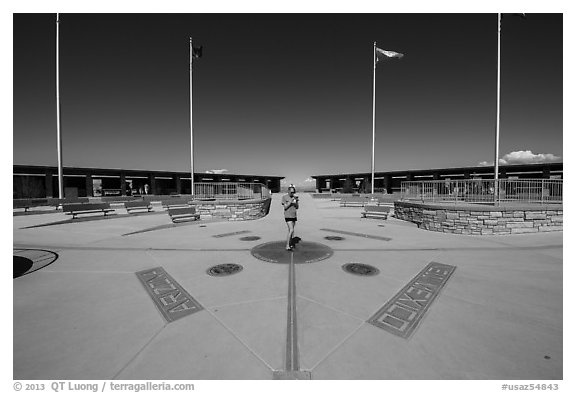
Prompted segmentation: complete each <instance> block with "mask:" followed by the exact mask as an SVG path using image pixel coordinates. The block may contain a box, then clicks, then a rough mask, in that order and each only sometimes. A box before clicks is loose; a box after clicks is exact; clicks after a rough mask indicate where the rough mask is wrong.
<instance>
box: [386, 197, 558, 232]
mask: <svg viewBox="0 0 576 393" xmlns="http://www.w3.org/2000/svg"><path fill="white" fill-rule="evenodd" d="M394 217H396V218H398V219H400V220H405V221H410V222H414V223H416V224H418V227H419V228H422V229H427V230H429V231H436V232H449V233H459V234H466V235H507V234H514V233H534V232H550V231H561V230H562V229H563V217H564V216H563V209H562V205H534V206H525V205H524V206H486V205H440V204H433V205H428V204H423V203H413V202H395V203H394Z"/></svg>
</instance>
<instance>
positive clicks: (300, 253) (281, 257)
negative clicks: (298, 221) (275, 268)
mask: <svg viewBox="0 0 576 393" xmlns="http://www.w3.org/2000/svg"><path fill="white" fill-rule="evenodd" d="M251 253H252V256H254V257H255V258H258V259H260V260H262V261H266V262H271V263H290V258H294V263H313V262H318V261H321V260H323V259H327V258H330V257H331V256H332V254H333V253H334V252H333V251H332V249H331V248H330V247H328V246H325V245H324V244H320V243H314V242H304V241H300V242H298V243H297V244H296V246H295V247H294V249H293V250H292V251H287V250H286V242H284V241H277V242H269V243H263V244H259V245H257V246H256V247H254V248H252V251H251Z"/></svg>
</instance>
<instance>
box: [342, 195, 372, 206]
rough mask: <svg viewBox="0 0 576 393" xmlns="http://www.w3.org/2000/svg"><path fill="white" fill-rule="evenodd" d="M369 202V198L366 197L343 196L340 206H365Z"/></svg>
mask: <svg viewBox="0 0 576 393" xmlns="http://www.w3.org/2000/svg"><path fill="white" fill-rule="evenodd" d="M368 202H369V200H368V199H367V198H365V197H359V196H355V197H342V199H340V207H348V206H352V207H364V206H366V205H367V204H368Z"/></svg>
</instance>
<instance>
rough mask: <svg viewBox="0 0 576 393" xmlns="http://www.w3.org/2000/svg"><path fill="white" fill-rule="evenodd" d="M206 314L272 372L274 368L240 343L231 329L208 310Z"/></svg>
mask: <svg viewBox="0 0 576 393" xmlns="http://www.w3.org/2000/svg"><path fill="white" fill-rule="evenodd" d="M204 310H205V311H206V312H208V314H210V315H211V316H212V317H213V318H214V319H215V320H216V322H218V323H219V324H220V325H222V327H223V328H224V329H225V330H226V331H228V333H230V334H231V335H232V337H234V338H235V339H236V340H238V342H240V344H242V345H243V346H244V347H245V348H246V349H247V350H248V351H249V352H250V353H251V354H252V355H254V357H255V358H256V359H258V360H260V361H261V362H262V363H264V365H265V366H266V367H268V368H269V369H270V371H274V368H273V367H272V366H270V365H269V364H268V363H266V361H265V360H264V359H262V358H261V357H260V356H258V354H257V353H256V352H254V351H253V350H252V348H250V346H249V345H248V344H246V343H245V342H244V341H242V339H240V337H238V336H237V335H236V334H235V333H234V331H233V330H232V329H230V328H229V327H228V326H226V325H225V324H224V322H222V321H221V320H220V319H219V318H218V317H217V316H216V315H215V314H214V313H213V312H212V311H211V310H210V308H205V309H204Z"/></svg>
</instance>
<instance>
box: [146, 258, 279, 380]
mask: <svg viewBox="0 0 576 393" xmlns="http://www.w3.org/2000/svg"><path fill="white" fill-rule="evenodd" d="M146 251H148V250H146ZM150 257H151V258H152V259H153V260H154V262H159V261H158V260H157V259H156V258H155V257H154V255H152V254H150ZM195 299H196V298H195ZM203 311H206V312H207V313H208V314H210V315H211V316H212V318H214V319H215V320H216V322H218V323H219V324H220V325H221V326H222V327H223V328H224V329H225V330H226V331H228V333H230V334H231V335H232V337H234V338H235V339H236V340H238V342H240V344H242V345H243V346H244V347H245V348H246V349H247V350H248V351H249V352H250V353H251V354H252V355H254V357H256V359H258V360H260V361H261V362H262V363H264V365H265V366H266V367H268V368H269V369H270V371H273V370H274V369H273V368H272V367H271V366H270V365H269V364H268V363H266V361H265V360H264V359H262V358H261V357H260V356H258V354H257V353H256V352H254V351H253V350H252V348H250V347H249V346H248V344H246V343H245V342H244V341H242V340H241V339H240V337H238V336H237V335H236V334H235V333H234V331H232V329H230V328H229V327H228V326H226V325H225V324H224V322H222V321H221V320H220V319H219V318H218V317H217V316H216V315H215V314H214V313H213V312H212V311H211V310H210V308H208V307H204V309H203Z"/></svg>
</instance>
